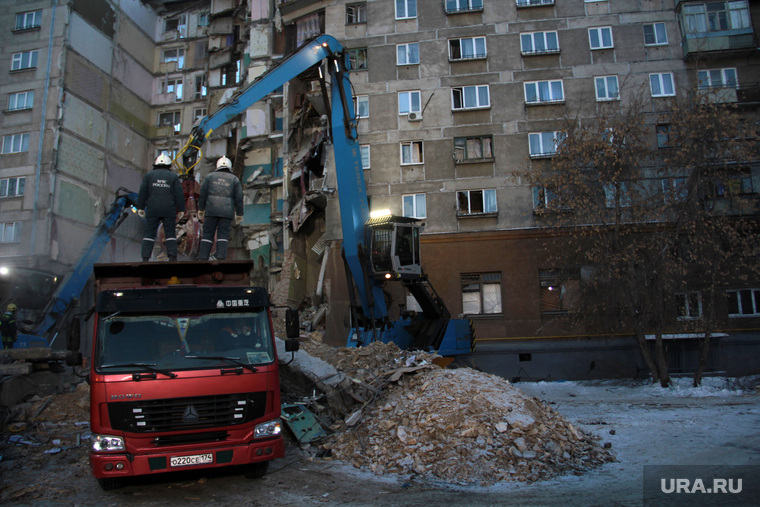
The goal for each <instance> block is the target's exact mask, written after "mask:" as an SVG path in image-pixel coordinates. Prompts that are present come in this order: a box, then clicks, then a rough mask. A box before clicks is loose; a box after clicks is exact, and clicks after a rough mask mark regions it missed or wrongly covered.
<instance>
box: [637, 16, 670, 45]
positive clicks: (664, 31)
mask: <svg viewBox="0 0 760 507" xmlns="http://www.w3.org/2000/svg"><path fill="white" fill-rule="evenodd" d="M658 26H661V27H662V34H661V35H664V36H665V41H661V40H660V37H659V35H660V34H658V33H657V27H658ZM648 27H651V29H652V33H651V36H652V37H653V38H654V42H647V36H649V35H650V34H648V33H647V28H648ZM642 28H643V30H644V46H646V47H654V46H667V45H668V25H667V24H666V23H665V22H663V21H655V22H653V23H644V25H643V26H642Z"/></svg>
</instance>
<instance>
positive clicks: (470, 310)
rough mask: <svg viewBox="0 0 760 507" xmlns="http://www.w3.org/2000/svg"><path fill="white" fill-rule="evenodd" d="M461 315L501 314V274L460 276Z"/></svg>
mask: <svg viewBox="0 0 760 507" xmlns="http://www.w3.org/2000/svg"><path fill="white" fill-rule="evenodd" d="M462 313H464V314H466V315H482V314H495V313H501V273H475V274H463V275H462Z"/></svg>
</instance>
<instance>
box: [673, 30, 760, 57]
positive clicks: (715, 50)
mask: <svg viewBox="0 0 760 507" xmlns="http://www.w3.org/2000/svg"><path fill="white" fill-rule="evenodd" d="M681 47H682V49H683V58H684V60H688V59H690V58H691V59H694V58H696V57H698V56H705V54H704V53H710V54H711V56H715V57H716V58H717V57H721V56H723V55H724V54H726V53H732V54H737V53H754V52H756V49H755V47H756V42H755V34H754V33H753V32H752V29H743V30H725V31H722V32H710V33H690V34H686V35H685V36H684V37H682V39H681Z"/></svg>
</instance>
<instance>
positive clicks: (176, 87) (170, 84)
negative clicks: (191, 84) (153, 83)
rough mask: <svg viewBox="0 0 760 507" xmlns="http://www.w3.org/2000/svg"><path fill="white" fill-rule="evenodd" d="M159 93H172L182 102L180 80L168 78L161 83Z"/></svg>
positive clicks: (178, 78)
mask: <svg viewBox="0 0 760 507" xmlns="http://www.w3.org/2000/svg"><path fill="white" fill-rule="evenodd" d="M161 93H167V94H168V93H174V94H175V95H176V97H177V100H178V101H180V100H182V78H181V77H170V78H168V79H166V80H165V81H162V83H161Z"/></svg>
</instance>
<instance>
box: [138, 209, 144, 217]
mask: <svg viewBox="0 0 760 507" xmlns="http://www.w3.org/2000/svg"><path fill="white" fill-rule="evenodd" d="M137 214H138V215H140V218H145V210H144V209H139V210H137Z"/></svg>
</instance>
